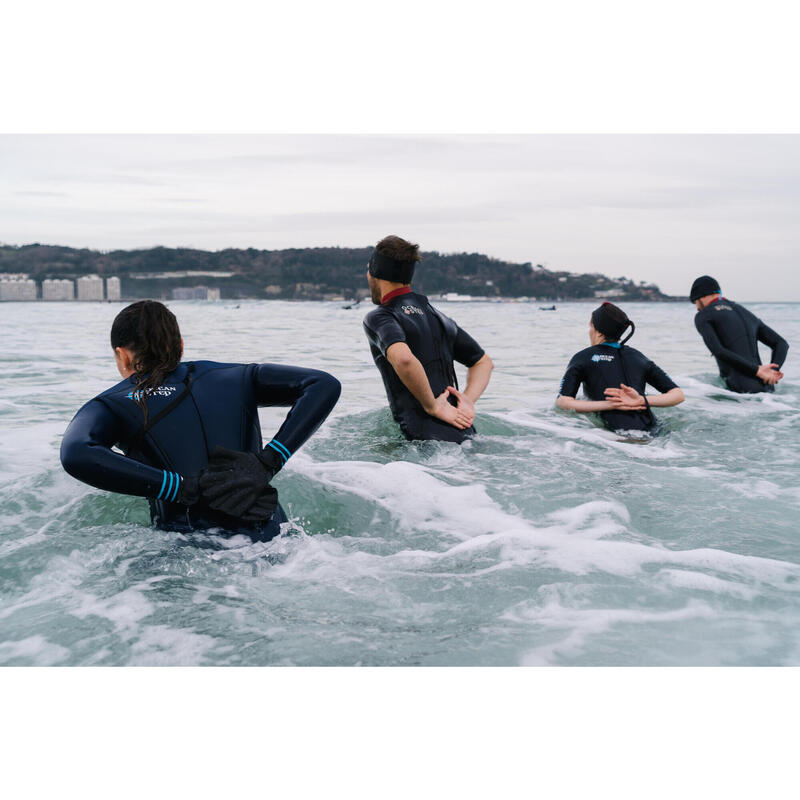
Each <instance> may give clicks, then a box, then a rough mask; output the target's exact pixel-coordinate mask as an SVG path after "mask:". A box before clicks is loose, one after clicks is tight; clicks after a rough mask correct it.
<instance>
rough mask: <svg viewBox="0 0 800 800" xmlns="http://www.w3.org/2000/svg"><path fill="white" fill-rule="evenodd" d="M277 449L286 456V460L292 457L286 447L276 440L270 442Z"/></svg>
mask: <svg viewBox="0 0 800 800" xmlns="http://www.w3.org/2000/svg"><path fill="white" fill-rule="evenodd" d="M272 441H273V442H274V443H275V444H276V445H278V447H280V449H281V452H282V453H285V454H286V458H287V459H289V458H291V457H292V454H291V452H290V451H289V448H288V447H284V446H283V445H282V444H281V443H280V442H279V441H278V440H277V439H273V440H272Z"/></svg>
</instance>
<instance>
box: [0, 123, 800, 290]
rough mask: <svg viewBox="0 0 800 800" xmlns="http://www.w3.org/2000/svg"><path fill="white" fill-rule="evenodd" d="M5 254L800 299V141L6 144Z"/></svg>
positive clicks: (468, 138) (1, 200)
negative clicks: (294, 265) (518, 269)
mask: <svg viewBox="0 0 800 800" xmlns="http://www.w3.org/2000/svg"><path fill="white" fill-rule="evenodd" d="M0 175H2V183H0V242H3V243H7V244H28V243H32V242H41V243H46V244H62V245H70V246H73V247H91V248H97V249H112V248H139V247H152V246H155V245H165V246H171V247H175V246H185V247H198V248H204V249H211V250H216V249H220V248H224V247H242V248H245V247H257V248H268V249H275V248H283V247H314V246H329V245H341V246H345V247H363V246H366V245H370V244H374V242H375V241H377V240H378V239H379V238H381V237H382V236H384V235H386V234H388V233H396V234H398V235H400V236H404V237H406V238H409V239H412V240H414V241H417V242H419V243H420V245H421V246H422V248H423V249H424V250H439V251H440V252H460V251H469V252H481V253H486V254H488V255H491V256H495V257H497V258H502V259H506V260H509V261H519V262H525V261H530V262H533V263H541V264H544V265H546V266H548V267H550V268H552V269H567V270H572V271H576V272H602V273H605V274H608V275H610V276H612V277H619V276H622V275H624V276H626V277H629V278H633V279H634V280H637V281H639V280H644V281H652V282H655V283H657V284H658V285H659V286H660V287H661V288H662V290H664V291H666V292H668V293H670V294H688V290H689V285H690V284H691V281H692V280H693V279H694V278H695V277H696V276H697V275H700V274H703V273H709V274H712V275H714V276H715V277H717V278H718V279H719V281H720V283H721V284H722V287H723V291H724V292H725V293H726V294H727V295H729V296H730V297H732V298H738V299H741V300H784V299H785V300H792V301H800V278H798V268H799V267H800V224H799V223H800V219H799V216H800V215H799V214H798V212H799V211H800V136H763V135H761V136H731V135H729V136H712V135H707V136H645V135H641V136H634V135H630V136H611V135H605V136H592V135H575V136H566V135H565V136H548V135H532V136H476V135H464V136H419V137H408V136H356V135H353V136H319V135H314V136H199V135H191V136H166V135H158V136H80V135H75V136H50V135H47V136H17V135H4V136H0Z"/></svg>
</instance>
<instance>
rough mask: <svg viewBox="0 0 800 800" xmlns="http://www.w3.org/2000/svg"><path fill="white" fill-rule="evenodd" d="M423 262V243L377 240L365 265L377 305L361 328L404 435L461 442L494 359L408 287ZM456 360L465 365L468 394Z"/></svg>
mask: <svg viewBox="0 0 800 800" xmlns="http://www.w3.org/2000/svg"><path fill="white" fill-rule="evenodd" d="M419 261H421V257H420V255H419V245H416V244H412V243H411V242H407V241H406V240H405V239H401V238H400V237H399V236H386V237H384V238H383V239H381V240H380V241H379V242H378V244H377V245H376V246H375V249H374V251H373V252H372V256H371V257H370V260H369V264H368V265H367V281H368V283H369V289H370V295H371V297H372V302H373V303H374V304H375V305H376V306H378V308H376V309H374V310H372V311H370V313H369V314H367V316H366V317H365V318H364V332H365V333H366V334H367V340H368V341H369V346H370V351H371V353H372V358H373V359H374V361H375V366H377V367H378V371H379V372H380V373H381V378H383V385H384V388H385V389H386V396H387V398H388V399H389V407H390V408H391V410H392V415H393V416H394V419H395V422H397V424H398V425H399V426H400V430H401V431H402V432H403V435H404V436H405V437H406V438H407V439H411V440H413V439H431V440H437V441H445V442H456V443H461V442H463V441H465V440H466V439H468V438H469V437H470V436H472V435H474V433H475V428H474V426H473V424H472V423H473V421H474V419H475V403H477V401H478V398H479V397H480V396H481V394H483V390H484V389H485V388H486V386H487V385H488V383H489V378H490V376H491V373H492V369H493V367H494V365H493V364H492V359H491V358H489V356H488V355H487V354H486V353H485V352H484V351H483V348H482V347H481V346H480V345H479V344H478V343H477V342H476V341H475V340H474V339H473V338H472V337H471V336H470V335H469V334H468V333H467V332H466V331H465V330H463V329H461V328H460V327H459V326H458V325H457V324H456V323H455V322H454V321H453V320H452V319H450V318H449V317H446V316H445V315H444V314H442V312H441V311H439V310H438V309H436V308H434V307H433V306H432V305H431V304H430V302H429V301H428V298H427V297H425V296H424V295H421V294H418V293H417V292H413V291H412V290H411V279H412V278H413V277H414V269H415V267H416V265H417V263H418V262H419ZM453 361H458V362H459V363H460V364H463V365H464V366H465V367H467V385H466V386H465V387H464V391H463V392H462V391H459V389H458V383H457V381H456V373H455V369H454V367H453Z"/></svg>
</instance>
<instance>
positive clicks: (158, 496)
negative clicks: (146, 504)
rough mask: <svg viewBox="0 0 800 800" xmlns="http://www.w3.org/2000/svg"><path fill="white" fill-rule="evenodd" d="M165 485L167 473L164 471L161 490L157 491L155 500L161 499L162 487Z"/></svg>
mask: <svg viewBox="0 0 800 800" xmlns="http://www.w3.org/2000/svg"><path fill="white" fill-rule="evenodd" d="M166 483H167V471H166V470H164V479H163V480H162V481H161V488H160V489H159V490H158V494H157V495H156V500H160V499H161V492H163V491H164V486H166Z"/></svg>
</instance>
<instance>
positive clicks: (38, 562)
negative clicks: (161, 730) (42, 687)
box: [0, 301, 800, 665]
mask: <svg viewBox="0 0 800 800" xmlns="http://www.w3.org/2000/svg"><path fill="white" fill-rule="evenodd" d="M121 307H122V306H121V305H119V304H101V303H98V304H89V303H53V304H45V303H28V304H22V303H4V304H2V305H0V330H2V338H0V427H1V428H2V436H0V509H2V514H1V515H0V663H2V664H6V665H15V664H17V665H93V664H98V665H135V664H148V665H172V664H175V665H195V664H197V665H205V664H216V665H225V664H232V665H356V664H363V665H417V664H419V665H515V664H522V665H540V664H542V665H544V664H555V665H702V664H711V665H736V664H742V665H744V664H748V665H763V664H778V665H780V664H800V530H799V528H800V524H799V523H800V480H798V477H799V472H798V467H797V452H798V450H799V449H800V372H798V368H797V367H796V366H795V365H797V364H800V362H798V360H797V352H798V348H800V306H798V305H792V304H752V305H750V306H749V307H750V308H751V309H752V311H754V312H755V313H756V314H757V315H759V316H761V317H762V318H763V319H764V320H765V321H766V322H767V323H768V324H769V325H771V326H772V327H774V328H775V329H776V330H777V331H779V332H780V333H781V334H782V335H783V336H784V337H785V338H786V339H787V340H788V341H789V342H790V344H791V345H792V346H793V349H792V350H790V353H789V358H788V360H787V362H786V365H785V372H786V378H785V380H784V381H783V382H782V383H781V384H780V386H779V387H778V390H777V391H776V392H775V394H763V395H757V396H741V395H736V394H733V393H731V392H729V391H727V390H726V389H725V388H724V387H723V385H722V383H721V382H720V380H719V378H718V376H717V373H716V365H715V362H714V361H713V359H712V358H711V356H710V355H709V354H708V352H707V351H706V349H705V347H704V346H703V343H702V341H701V339H700V337H699V336H698V334H697V332H696V331H695V329H694V325H693V322H692V318H693V314H694V309H693V307H692V306H691V305H690V304H688V303H684V304H625V310H626V311H627V312H628V313H629V315H630V316H631V317H632V318H633V319H634V320H635V322H636V324H637V332H636V336H635V338H634V339H633V340H632V341H631V345H632V346H636V347H637V348H639V349H640V350H642V351H643V352H644V353H646V354H647V355H648V356H650V357H651V358H653V360H655V361H656V363H658V364H659V365H660V366H661V367H662V368H663V369H665V370H666V371H667V372H668V373H669V374H670V375H671V376H672V378H673V379H674V380H675V381H676V382H677V383H678V384H679V385H680V386H681V387H682V388H683V389H684V391H685V393H686V398H687V399H686V402H685V403H684V404H683V405H681V406H678V407H676V408H670V409H658V410H656V412H655V413H656V414H657V416H658V418H659V420H660V421H661V423H662V426H661V428H662V430H661V434H660V435H659V436H657V437H655V438H654V439H653V440H652V441H649V442H645V443H634V442H629V441H624V440H621V439H620V437H618V436H616V435H614V434H612V433H610V432H607V431H605V430H603V429H602V428H601V427H599V426H598V423H597V421H596V420H594V419H593V418H592V417H591V416H587V415H576V414H573V413H571V412H563V411H559V410H557V409H556V408H555V406H554V401H555V397H556V394H557V390H558V385H559V381H560V378H561V375H562V374H563V371H564V368H565V366H566V364H567V362H568V361H569V358H570V356H571V355H572V354H573V353H575V352H576V351H578V350H580V349H582V348H584V347H586V346H588V343H589V342H588V320H589V314H590V311H591V308H592V306H591V305H587V304H579V303H573V304H564V305H559V307H558V310H557V311H554V312H552V311H542V310H539V308H538V307H537V305H535V304H527V303H525V304H523V303H507V304H497V303H449V304H447V303H443V304H442V308H443V310H444V311H445V313H447V314H449V315H451V316H452V317H454V318H455V319H456V320H457V321H458V322H459V323H460V324H461V326H462V327H464V328H465V329H466V330H467V331H469V332H470V333H471V334H472V335H473V336H474V337H475V338H476V339H478V341H479V342H480V343H481V344H482V345H483V347H484V348H485V349H486V351H487V352H488V353H489V354H490V355H491V357H492V359H493V360H494V362H495V365H496V367H495V371H494V373H493V376H492V381H491V383H490V385H489V388H488V389H487V391H486V393H485V395H484V397H483V398H482V399H481V401H480V403H479V405H478V416H477V418H476V427H477V429H478V432H479V433H478V436H477V437H476V438H475V439H474V440H473V441H470V442H468V443H466V444H464V445H462V446H458V445H454V444H449V443H431V442H426V443H409V442H406V441H405V440H404V439H403V438H402V436H401V435H400V433H399V431H398V429H397V426H396V425H395V424H394V422H393V421H392V418H391V415H390V413H389V411H388V407H387V403H386V398H385V395H384V391H383V386H382V384H381V381H380V377H379V374H378V371H377V369H376V368H375V366H374V364H373V363H372V360H371V357H370V354H369V348H368V346H367V342H366V339H365V337H364V333H363V330H362V326H361V320H362V317H363V315H364V313H365V312H366V311H367V310H368V309H367V308H366V307H365V305H363V304H362V305H361V306H359V307H356V308H353V309H345V308H343V307H342V304H341V303H305V302H303V303H289V302H280V301H269V302H256V301H252V302H241V303H236V302H218V303H199V302H184V303H179V302H176V303H172V304H171V307H172V309H173V310H174V311H175V313H176V314H177V316H178V320H179V322H180V325H181V330H182V333H183V336H184V339H185V344H186V350H185V357H186V358H187V359H190V360H191V359H212V360H220V361H239V362H254V361H255V362H262V361H269V362H278V363H286V364H297V365H302V366H307V367H314V368H318V369H323V370H327V371H329V372H331V373H333V374H334V375H335V376H336V377H338V378H339V380H340V381H341V383H342V396H341V399H340V401H339V403H338V405H337V407H336V408H335V409H334V411H333V413H332V414H331V416H330V417H329V419H328V421H327V422H326V423H325V424H324V425H323V427H322V428H320V430H319V431H318V432H317V433H316V434H315V435H314V437H312V439H310V440H309V442H308V443H307V444H306V445H305V446H304V447H303V448H302V449H301V450H300V451H299V452H298V453H297V454H296V455H295V456H294V457H293V458H292V459H291V461H290V462H289V464H288V465H287V467H286V468H285V469H284V470H283V471H282V472H281V473H280V475H279V476H278V477H277V478H276V480H275V485H276V486H277V487H278V489H279V492H280V497H281V501H282V503H283V505H284V507H285V508H286V510H287V512H288V513H289V515H290V517H291V520H292V521H291V523H290V524H289V525H287V526H286V530H285V532H284V533H283V534H282V535H281V536H280V537H279V538H277V539H276V540H274V541H272V542H269V543H252V542H251V541H250V540H249V539H246V538H244V537H237V538H234V539H231V540H226V539H222V538H220V537H214V536H209V535H205V534H196V535H192V536H181V535H177V534H174V533H165V532H162V531H159V530H156V529H154V528H152V527H150V525H149V514H148V508H147V502H146V501H145V500H144V499H142V498H136V497H128V496H123V495H115V494H110V493H107V492H103V491H98V490H96V489H93V488H91V487H89V486H86V485H84V484H81V483H79V482H78V481H76V480H74V479H73V478H71V477H70V476H69V475H67V474H66V473H65V472H64V471H63V470H62V468H61V465H60V463H59V458H58V452H59V445H60V441H61V436H62V434H63V432H64V429H65V428H66V426H67V424H68V423H69V420H70V419H71V417H72V415H73V414H74V413H75V412H76V411H77V409H78V408H79V407H80V406H81V405H82V404H83V403H84V402H86V401H87V400H89V399H90V398H92V397H93V396H94V395H96V394H97V393H98V392H101V391H102V390H104V389H105V388H107V387H108V386H111V385H113V384H114V383H116V382H117V381H118V375H117V372H116V369H115V366H114V360H113V357H112V353H111V349H110V346H109V342H108V332H109V329H110V326H111V321H112V320H113V318H114V316H115V314H116V313H117V312H118V311H119V309H120V308H121ZM763 357H764V358H765V359H766V358H767V357H768V353H767V352H766V351H765V352H764V353H763ZM463 376H464V371H463V369H462V370H461V371H460V377H461V380H462V386H463ZM285 411H286V410H285V409H268V410H264V411H262V413H261V421H262V427H263V432H264V436H265V438H269V437H270V436H271V435H272V434H274V433H275V432H276V431H277V429H278V427H279V426H280V424H281V421H282V419H283V416H284V414H285Z"/></svg>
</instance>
